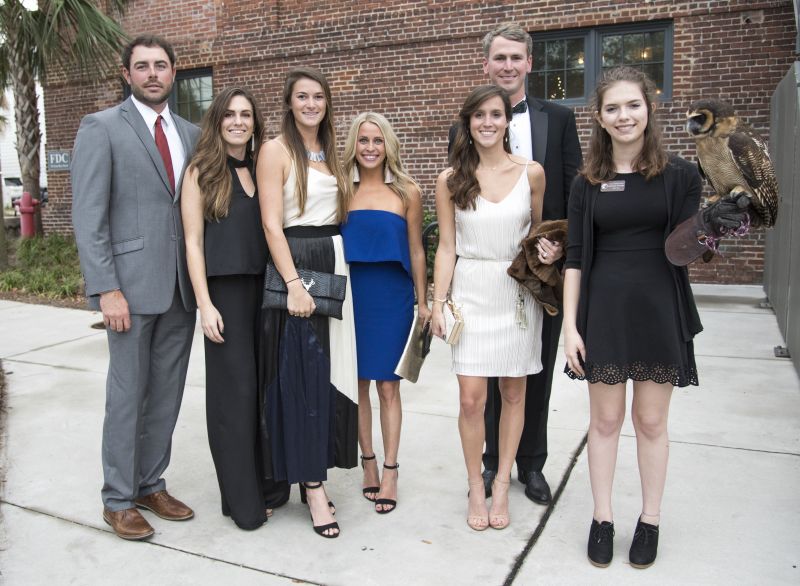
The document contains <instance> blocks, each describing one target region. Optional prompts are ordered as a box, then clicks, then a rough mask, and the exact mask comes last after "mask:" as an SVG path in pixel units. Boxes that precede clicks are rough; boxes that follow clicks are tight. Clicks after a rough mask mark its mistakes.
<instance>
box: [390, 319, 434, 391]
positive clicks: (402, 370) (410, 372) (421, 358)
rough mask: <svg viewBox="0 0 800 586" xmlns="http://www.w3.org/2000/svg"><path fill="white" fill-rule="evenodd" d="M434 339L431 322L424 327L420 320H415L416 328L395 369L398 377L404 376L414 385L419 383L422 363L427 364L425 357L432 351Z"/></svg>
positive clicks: (409, 336) (410, 335)
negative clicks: (432, 340)
mask: <svg viewBox="0 0 800 586" xmlns="http://www.w3.org/2000/svg"><path fill="white" fill-rule="evenodd" d="M432 337H433V334H431V324H430V322H426V323H425V324H424V325H423V324H422V322H421V321H420V320H419V319H417V318H415V319H414V326H413V327H412V328H411V333H409V334H408V340H406V347H405V349H404V350H403V354H402V356H400V361H399V362H398V363H397V368H395V369H394V373H395V374H396V375H397V376H402V377H403V378H404V379H406V380H407V381H409V382H412V383H415V382H417V379H418V378H419V371H420V369H421V368H422V363H423V362H425V357H426V356H427V355H428V353H429V352H430V351H431V339H432Z"/></svg>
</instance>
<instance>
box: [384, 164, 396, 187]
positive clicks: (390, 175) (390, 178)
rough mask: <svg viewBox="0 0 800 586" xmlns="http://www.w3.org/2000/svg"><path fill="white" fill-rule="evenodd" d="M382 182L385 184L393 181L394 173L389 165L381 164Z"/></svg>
mask: <svg viewBox="0 0 800 586" xmlns="http://www.w3.org/2000/svg"><path fill="white" fill-rule="evenodd" d="M383 182H384V183H386V184H391V183H394V173H392V170H391V169H390V168H389V165H386V164H384V165H383Z"/></svg>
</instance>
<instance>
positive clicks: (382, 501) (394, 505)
mask: <svg viewBox="0 0 800 586" xmlns="http://www.w3.org/2000/svg"><path fill="white" fill-rule="evenodd" d="M383 467H384V468H385V469H386V470H397V469H398V468H400V464H395V465H394V466H390V465H389V464H384V465H383ZM397 475H398V476H400V471H399V470H398V472H397ZM378 505H383V506H384V509H383V510H381V511H379V510H378ZM386 505H389V506H391V507H392V508H391V509H387V508H385V507H386ZM396 508H397V501H396V500H395V499H375V512H376V513H378V514H379V515H385V514H386V513H391V512H392V511H394V510H395V509H396Z"/></svg>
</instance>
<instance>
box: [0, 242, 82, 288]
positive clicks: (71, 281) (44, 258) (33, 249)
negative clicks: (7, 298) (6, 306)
mask: <svg viewBox="0 0 800 586" xmlns="http://www.w3.org/2000/svg"><path fill="white" fill-rule="evenodd" d="M9 245H10V246H9V248H11V249H12V251H13V249H16V254H15V257H16V258H15V260H14V261H13V262H12V263H11V267H10V268H9V269H8V270H7V271H3V272H0V291H16V292H20V293H32V294H36V295H42V296H44V297H48V298H50V299H57V298H65V297H75V296H77V295H80V294H81V291H82V288H83V278H82V277H81V270H80V264H79V262H78V249H77V248H76V246H75V240H74V239H72V238H69V237H65V236H61V235H59V234H53V235H50V236H46V237H43V238H27V239H24V240H17V241H13V240H12V241H9Z"/></svg>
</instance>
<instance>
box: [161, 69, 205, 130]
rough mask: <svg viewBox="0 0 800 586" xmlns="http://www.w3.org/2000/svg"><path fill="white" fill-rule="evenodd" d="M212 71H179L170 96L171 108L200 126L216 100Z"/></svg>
mask: <svg viewBox="0 0 800 586" xmlns="http://www.w3.org/2000/svg"><path fill="white" fill-rule="evenodd" d="M212 81H213V76H212V74H211V70H210V69H192V70H188V71H179V72H178V74H177V75H176V76H175V86H174V87H173V88H172V94H171V95H170V108H172V109H173V110H174V111H175V112H177V113H178V115H179V116H181V117H182V118H185V119H186V120H188V121H189V122H194V123H195V124H200V121H201V120H202V119H203V115H204V114H205V113H206V110H208V107H209V106H210V105H211V100H213V99H214V93H213V83H212Z"/></svg>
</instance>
